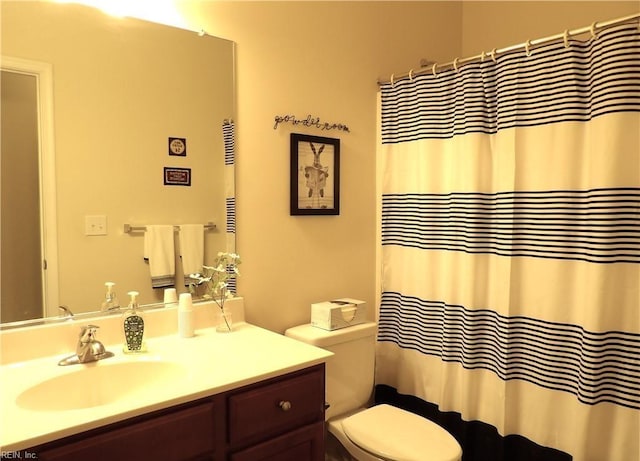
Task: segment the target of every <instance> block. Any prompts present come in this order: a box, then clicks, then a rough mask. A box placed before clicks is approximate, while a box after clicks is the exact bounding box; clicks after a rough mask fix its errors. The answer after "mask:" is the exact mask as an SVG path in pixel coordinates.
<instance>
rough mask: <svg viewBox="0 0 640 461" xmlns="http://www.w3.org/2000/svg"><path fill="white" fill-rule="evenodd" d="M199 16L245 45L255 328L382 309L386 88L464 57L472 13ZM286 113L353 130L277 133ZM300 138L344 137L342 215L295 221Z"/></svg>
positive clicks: (243, 154)
mask: <svg viewBox="0 0 640 461" xmlns="http://www.w3.org/2000/svg"><path fill="white" fill-rule="evenodd" d="M190 14H191V15H192V16H191V17H197V18H198V19H197V20H196V19H194V20H193V21H194V24H193V27H203V28H205V29H206V30H208V31H210V32H211V33H213V34H214V35H218V36H222V37H225V38H230V39H233V40H234V41H236V42H237V52H238V54H237V68H238V78H237V82H238V132H237V133H238V142H237V148H238V155H239V161H238V176H237V184H238V196H239V199H238V251H239V253H240V254H241V256H242V258H243V263H242V266H241V272H242V275H241V277H240V279H239V283H238V285H239V291H240V293H241V294H242V295H243V296H244V297H245V298H246V301H245V303H246V309H247V319H248V321H250V322H253V323H255V324H258V325H260V326H264V327H266V328H270V329H272V330H275V331H283V330H284V329H286V328H287V327H290V326H293V325H296V324H299V323H304V322H308V321H309V316H310V305H311V303H312V302H317V301H323V300H328V299H332V298H336V297H344V296H350V297H354V298H359V299H363V300H365V301H366V302H367V303H368V304H369V307H370V309H372V310H373V309H374V305H373V304H374V301H375V297H376V287H375V277H376V261H375V252H376V238H377V231H376V227H377V226H376V218H375V217H376V195H375V177H376V161H375V157H376V126H377V124H376V93H377V89H378V87H377V83H376V81H377V78H378V77H380V76H388V75H389V74H391V73H392V72H399V71H406V70H408V69H409V68H410V67H416V68H417V67H418V66H419V61H420V59H421V58H423V57H428V58H432V59H437V60H444V59H446V58H448V57H449V56H451V55H455V54H456V53H458V52H459V51H460V40H461V37H460V33H459V26H458V23H459V20H460V15H461V8H460V5H459V4H458V3H456V2H446V3H436V2H407V3H403V2H204V3H201V4H199V5H196V6H194V7H193V9H192V10H191V11H190ZM398 43H400V44H402V46H400V47H395V44H398ZM283 114H293V115H296V116H299V117H306V115H307V114H311V115H313V116H318V117H321V118H322V119H323V120H326V121H328V122H336V123H344V124H346V125H348V126H349V127H350V129H351V132H350V133H341V132H321V131H317V130H311V129H310V130H305V129H303V128H299V127H296V128H293V127H292V126H290V125H281V126H280V127H279V128H278V129H277V130H274V129H273V124H274V123H273V118H274V116H275V115H283ZM291 132H300V133H313V134H317V135H320V136H328V137H338V138H340V140H341V174H342V177H341V210H340V216H328V217H292V216H289V133H291ZM372 315H373V314H372Z"/></svg>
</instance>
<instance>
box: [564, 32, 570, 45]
mask: <svg viewBox="0 0 640 461" xmlns="http://www.w3.org/2000/svg"><path fill="white" fill-rule="evenodd" d="M563 40H564V47H565V48H569V30H568V29H565V30H564V34H563Z"/></svg>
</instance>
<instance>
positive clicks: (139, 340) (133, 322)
mask: <svg viewBox="0 0 640 461" xmlns="http://www.w3.org/2000/svg"><path fill="white" fill-rule="evenodd" d="M127 294H128V295H129V296H130V298H131V299H130V301H129V306H128V307H127V310H126V312H125V314H124V325H123V326H124V339H125V345H124V352H125V353H127V354H128V353H136V352H144V351H145V350H146V347H145V343H144V341H143V338H144V319H143V318H142V311H141V310H140V309H139V308H138V292H137V291H130V292H129V293H127Z"/></svg>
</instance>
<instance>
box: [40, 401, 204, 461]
mask: <svg viewBox="0 0 640 461" xmlns="http://www.w3.org/2000/svg"><path fill="white" fill-rule="evenodd" d="M213 410H214V405H213V404H211V403H205V404H200V405H196V406H193V407H191V408H186V409H182V410H178V411H175V412H172V413H168V414H165V415H162V416H158V417H156V418H153V419H149V420H147V421H141V422H135V423H132V424H129V425H125V426H122V427H119V428H118V429H114V430H110V431H107V432H104V433H97V434H93V435H89V433H87V434H86V435H82V434H81V435H80V436H73V437H71V438H70V439H73V440H68V441H67V440H64V439H63V441H61V442H62V443H55V445H56V446H50V447H47V448H44V449H41V450H37V453H38V459H39V460H44V461H75V460H79V461H80V460H82V461H84V460H92V461H113V460H127V459H131V460H133V459H135V460H138V461H146V460H149V461H152V460H153V461H156V460H160V459H161V460H163V461H179V460H185V459H193V458H196V457H198V456H205V455H209V456H210V455H211V454H212V453H213V451H214V443H213V440H214V413H213Z"/></svg>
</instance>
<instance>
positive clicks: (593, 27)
mask: <svg viewBox="0 0 640 461" xmlns="http://www.w3.org/2000/svg"><path fill="white" fill-rule="evenodd" d="M596 26H597V22H596V21H594V22H593V24H591V27H590V28H589V30H590V31H591V38H592V39H593V40H595V39H597V38H598V35H597V34H596Z"/></svg>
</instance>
